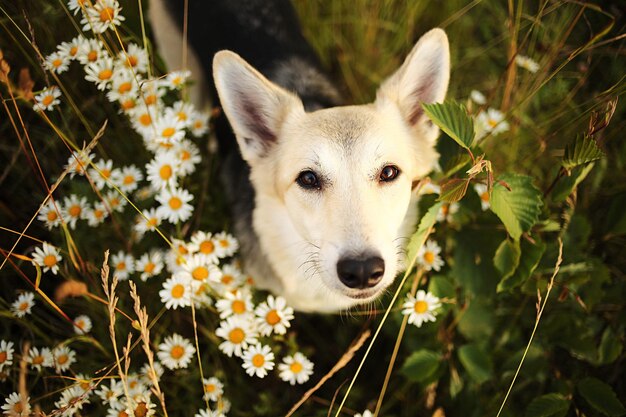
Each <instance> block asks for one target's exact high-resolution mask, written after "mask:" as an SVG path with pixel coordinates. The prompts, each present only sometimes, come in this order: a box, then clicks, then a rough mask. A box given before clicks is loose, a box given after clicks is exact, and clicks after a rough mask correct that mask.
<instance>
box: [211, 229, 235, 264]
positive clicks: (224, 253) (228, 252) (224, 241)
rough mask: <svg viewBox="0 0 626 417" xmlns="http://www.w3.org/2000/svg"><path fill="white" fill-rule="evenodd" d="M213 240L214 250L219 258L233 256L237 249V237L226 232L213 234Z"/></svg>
mask: <svg viewBox="0 0 626 417" xmlns="http://www.w3.org/2000/svg"><path fill="white" fill-rule="evenodd" d="M213 240H214V241H215V242H216V245H215V252H216V254H217V256H218V257H220V258H227V257H229V256H233V255H234V254H235V252H237V249H239V242H237V239H235V237H234V236H232V235H229V234H228V233H226V232H221V233H218V234H216V235H215V236H213Z"/></svg>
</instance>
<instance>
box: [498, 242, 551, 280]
mask: <svg viewBox="0 0 626 417" xmlns="http://www.w3.org/2000/svg"><path fill="white" fill-rule="evenodd" d="M520 249H521V256H520V259H519V262H518V266H517V269H516V270H515V272H514V273H513V274H511V275H509V276H507V277H503V278H502V280H501V281H500V283H499V284H498V292H501V291H506V290H510V289H513V288H516V287H519V286H520V285H522V284H523V283H524V282H526V280H527V279H528V278H529V277H530V276H531V275H532V273H533V272H535V269H537V266H538V265H539V261H540V260H541V257H542V256H543V253H544V252H545V250H546V245H545V243H543V242H539V241H538V242H537V243H536V244H533V243H531V242H529V241H528V240H526V239H524V240H522V243H521V247H520ZM494 261H495V259H494Z"/></svg>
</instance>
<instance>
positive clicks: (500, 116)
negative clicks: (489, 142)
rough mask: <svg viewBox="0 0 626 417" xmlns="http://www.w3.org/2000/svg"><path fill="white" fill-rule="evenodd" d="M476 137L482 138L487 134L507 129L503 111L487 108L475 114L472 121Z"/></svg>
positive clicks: (507, 124) (507, 125) (496, 133)
mask: <svg viewBox="0 0 626 417" xmlns="http://www.w3.org/2000/svg"><path fill="white" fill-rule="evenodd" d="M474 130H475V131H476V139H482V138H484V137H485V136H487V134H489V133H490V134H492V135H498V134H500V133H502V132H506V131H507V130H509V123H508V122H507V121H506V120H504V113H502V112H501V111H500V110H497V109H492V108H489V109H487V111H484V110H481V111H480V112H479V113H478V114H477V115H476V122H475V123H474Z"/></svg>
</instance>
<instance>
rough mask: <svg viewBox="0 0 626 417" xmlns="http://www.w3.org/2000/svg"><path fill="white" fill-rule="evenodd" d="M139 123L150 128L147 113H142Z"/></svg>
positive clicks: (150, 120) (150, 121)
mask: <svg viewBox="0 0 626 417" xmlns="http://www.w3.org/2000/svg"><path fill="white" fill-rule="evenodd" d="M139 123H141V124H142V125H143V126H150V124H151V123H152V117H150V115H149V114H148V113H144V114H142V115H141V116H139Z"/></svg>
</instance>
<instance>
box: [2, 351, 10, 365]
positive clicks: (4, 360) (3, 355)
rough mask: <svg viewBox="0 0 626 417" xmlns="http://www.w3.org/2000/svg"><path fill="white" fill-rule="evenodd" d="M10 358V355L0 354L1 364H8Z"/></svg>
mask: <svg viewBox="0 0 626 417" xmlns="http://www.w3.org/2000/svg"><path fill="white" fill-rule="evenodd" d="M8 357H9V354H8V353H6V352H0V364H2V363H4V362H6V360H7V358H8Z"/></svg>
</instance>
